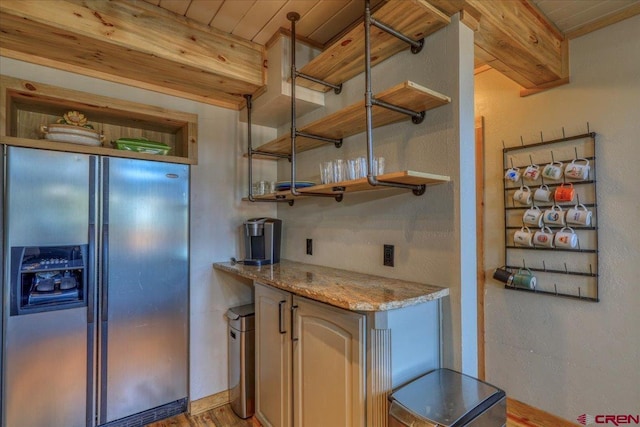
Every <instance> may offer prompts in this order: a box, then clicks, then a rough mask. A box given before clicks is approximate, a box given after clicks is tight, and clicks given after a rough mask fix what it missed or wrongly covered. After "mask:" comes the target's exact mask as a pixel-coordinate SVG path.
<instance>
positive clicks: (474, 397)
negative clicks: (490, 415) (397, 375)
mask: <svg viewBox="0 0 640 427" xmlns="http://www.w3.org/2000/svg"><path fill="white" fill-rule="evenodd" d="M504 396H505V394H504V391H502V390H500V389H498V388H496V387H494V386H492V385H490V384H487V383H485V382H483V381H480V380H478V379H476V378H473V377H470V376H468V375H465V374H461V373H459V372H456V371H453V370H451V369H436V370H435V371H432V372H429V373H428V374H425V375H423V376H421V377H419V378H417V379H415V380H413V381H411V382H410V383H408V384H406V385H404V386H402V387H399V388H398V389H397V390H396V391H394V392H393V393H392V394H391V396H389V400H391V401H392V402H393V403H394V404H398V405H400V406H401V407H402V408H404V409H406V410H407V411H409V412H410V413H412V414H413V415H414V416H417V417H418V418H419V419H421V420H425V421H430V422H432V423H434V424H435V425H439V426H450V427H454V426H463V425H466V424H467V423H468V422H469V421H471V420H472V419H473V418H475V417H476V416H478V415H479V413H481V412H483V411H484V410H485V409H487V408H489V407H490V406H492V405H494V404H495V403H496V402H497V401H499V400H501V399H502V398H504Z"/></svg>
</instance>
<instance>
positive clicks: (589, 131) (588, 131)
mask: <svg viewBox="0 0 640 427" xmlns="http://www.w3.org/2000/svg"><path fill="white" fill-rule="evenodd" d="M587 133H591V130H589V122H587Z"/></svg>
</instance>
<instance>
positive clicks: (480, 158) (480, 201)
mask: <svg viewBox="0 0 640 427" xmlns="http://www.w3.org/2000/svg"><path fill="white" fill-rule="evenodd" d="M475 130H476V132H475V133H476V135H475V139H476V236H477V237H476V239H477V240H476V257H477V260H476V262H477V267H476V269H477V281H478V287H477V299H478V303H477V304H478V314H477V317H478V378H479V379H481V380H484V379H485V360H484V355H485V353H484V285H485V274H484V117H482V116H480V117H476V128H475Z"/></svg>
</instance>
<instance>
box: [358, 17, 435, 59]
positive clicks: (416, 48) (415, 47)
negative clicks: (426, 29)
mask: <svg viewBox="0 0 640 427" xmlns="http://www.w3.org/2000/svg"><path fill="white" fill-rule="evenodd" d="M369 22H370V23H371V25H373V26H375V27H378V28H380V29H381V30H382V31H385V32H387V33H389V34H391V35H392V36H394V37H397V38H399V39H400V40H402V41H403V42H405V43H407V44H409V45H411V53H413V54H416V53H419V52H420V51H421V50H422V47H423V46H424V38H422V39H420V40H418V41H415V40H413V39H410V38H409V37H407V36H405V35H404V34H402V33H401V32H399V31H397V30H396V29H394V28H392V27H390V26H388V25H386V24H383V23H382V22H380V21H378V20H377V19H375V18H373V17H370V18H369Z"/></svg>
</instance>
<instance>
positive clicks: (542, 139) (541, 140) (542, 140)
mask: <svg viewBox="0 0 640 427" xmlns="http://www.w3.org/2000/svg"><path fill="white" fill-rule="evenodd" d="M540 142H544V138H543V137H542V131H540Z"/></svg>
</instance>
